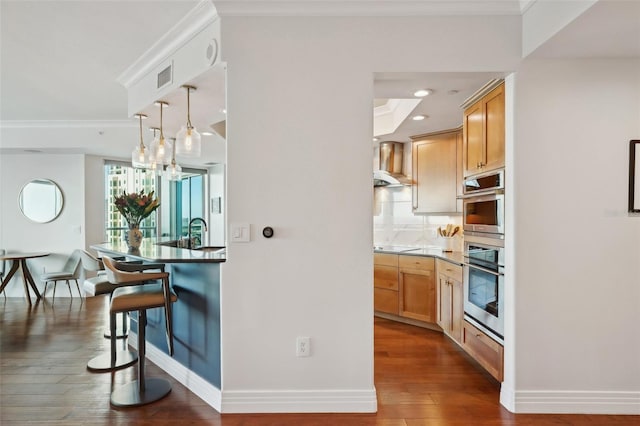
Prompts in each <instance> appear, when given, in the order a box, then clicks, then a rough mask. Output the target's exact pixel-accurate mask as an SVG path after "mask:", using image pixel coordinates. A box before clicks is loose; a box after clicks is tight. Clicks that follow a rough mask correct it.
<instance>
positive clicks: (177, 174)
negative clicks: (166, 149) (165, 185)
mask: <svg viewBox="0 0 640 426" xmlns="http://www.w3.org/2000/svg"><path fill="white" fill-rule="evenodd" d="M176 146H177V144H176V140H175V139H173V151H172V153H171V163H170V164H169V165H168V166H167V168H166V169H165V171H164V177H165V178H167V179H168V180H180V179H182V167H180V166H179V165H178V164H177V163H176Z"/></svg>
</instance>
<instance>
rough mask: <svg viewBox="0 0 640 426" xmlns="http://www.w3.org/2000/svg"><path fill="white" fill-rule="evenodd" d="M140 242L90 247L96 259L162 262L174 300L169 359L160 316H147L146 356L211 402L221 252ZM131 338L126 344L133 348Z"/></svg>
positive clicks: (154, 312)
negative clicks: (137, 244)
mask: <svg viewBox="0 0 640 426" xmlns="http://www.w3.org/2000/svg"><path fill="white" fill-rule="evenodd" d="M165 244H166V242H156V241H155V240H153V239H145V240H143V242H142V245H141V246H140V249H139V250H136V251H135V252H131V251H129V249H128V247H127V245H126V244H125V243H124V242H122V243H104V244H96V245H92V246H91V248H92V249H93V250H96V251H97V252H98V253H99V254H100V255H101V256H113V257H122V256H124V257H126V258H127V259H128V260H141V261H143V262H151V263H163V264H165V271H167V272H169V273H170V276H169V279H170V282H171V286H172V288H173V290H174V291H175V292H176V294H177V295H178V301H177V302H176V303H174V304H173V309H172V314H173V334H174V336H173V338H174V355H173V357H171V356H170V355H169V353H168V349H167V345H166V338H165V326H164V312H163V310H162V309H160V308H157V309H150V310H149V311H148V312H147V328H146V336H147V356H148V358H149V359H150V360H151V361H153V362H154V363H155V364H157V365H158V366H159V367H160V368H162V369H163V370H165V371H166V372H167V373H169V374H170V375H172V376H173V377H174V378H176V379H177V380H178V381H180V382H181V383H183V384H184V385H185V386H186V387H187V388H189V389H190V390H191V391H193V392H194V393H196V394H197V395H198V396H200V397H201V398H203V399H204V400H205V401H207V402H209V403H211V404H212V405H215V404H216V399H217V398H219V395H220V389H221V352H220V333H221V331H220V266H221V263H223V262H225V261H226V254H225V250H224V248H221V249H215V248H206V247H205V248H203V249H202V250H189V249H184V248H177V247H171V246H168V245H165ZM137 326H138V324H137V315H135V313H132V315H131V331H132V332H134V333H137V330H138V328H137ZM135 342H136V340H135V339H129V343H130V344H132V345H135Z"/></svg>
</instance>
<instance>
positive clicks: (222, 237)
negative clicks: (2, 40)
mask: <svg viewBox="0 0 640 426" xmlns="http://www.w3.org/2000/svg"><path fill="white" fill-rule="evenodd" d="M208 171H209V175H208V176H209V192H208V195H209V200H208V201H207V200H205V206H207V207H205V208H207V209H208V213H207V214H205V217H208V219H207V223H208V224H209V232H208V233H207V238H208V240H207V244H208V245H210V246H224V245H226V232H225V230H226V229H225V226H226V223H225V220H224V218H225V215H224V212H225V201H226V194H225V165H224V164H216V165H215V166H211V167H209V169H208ZM217 198H220V203H219V204H220V210H219V211H220V213H218V212H215V211H213V210H212V203H213V200H214V199H217Z"/></svg>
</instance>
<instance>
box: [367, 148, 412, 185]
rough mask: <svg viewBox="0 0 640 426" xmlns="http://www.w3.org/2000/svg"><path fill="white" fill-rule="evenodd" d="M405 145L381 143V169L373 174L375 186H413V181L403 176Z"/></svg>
mask: <svg viewBox="0 0 640 426" xmlns="http://www.w3.org/2000/svg"><path fill="white" fill-rule="evenodd" d="M403 160H404V144H403V143H402V142H380V169H379V170H376V171H374V172H373V186H404V185H411V179H409V178H407V177H406V176H405V175H404V174H403V170H402V163H403Z"/></svg>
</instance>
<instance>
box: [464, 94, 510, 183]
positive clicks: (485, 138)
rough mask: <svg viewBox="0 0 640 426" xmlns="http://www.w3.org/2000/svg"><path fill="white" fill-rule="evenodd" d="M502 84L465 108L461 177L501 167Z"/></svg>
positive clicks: (502, 135)
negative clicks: (462, 171)
mask: <svg viewBox="0 0 640 426" xmlns="http://www.w3.org/2000/svg"><path fill="white" fill-rule="evenodd" d="M504 123H505V109H504V82H502V83H500V85H498V86H497V87H495V88H493V89H492V90H491V91H490V92H489V93H487V94H486V95H484V96H482V97H481V98H480V99H478V100H477V101H475V102H474V103H473V104H471V105H468V106H466V108H465V110H464V113H463V121H462V139H463V141H462V145H463V150H462V154H463V155H462V162H463V169H464V176H465V177H466V176H470V175H474V174H477V173H480V172H485V171H489V170H495V169H499V168H501V167H504V135H505V129H504Z"/></svg>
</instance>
